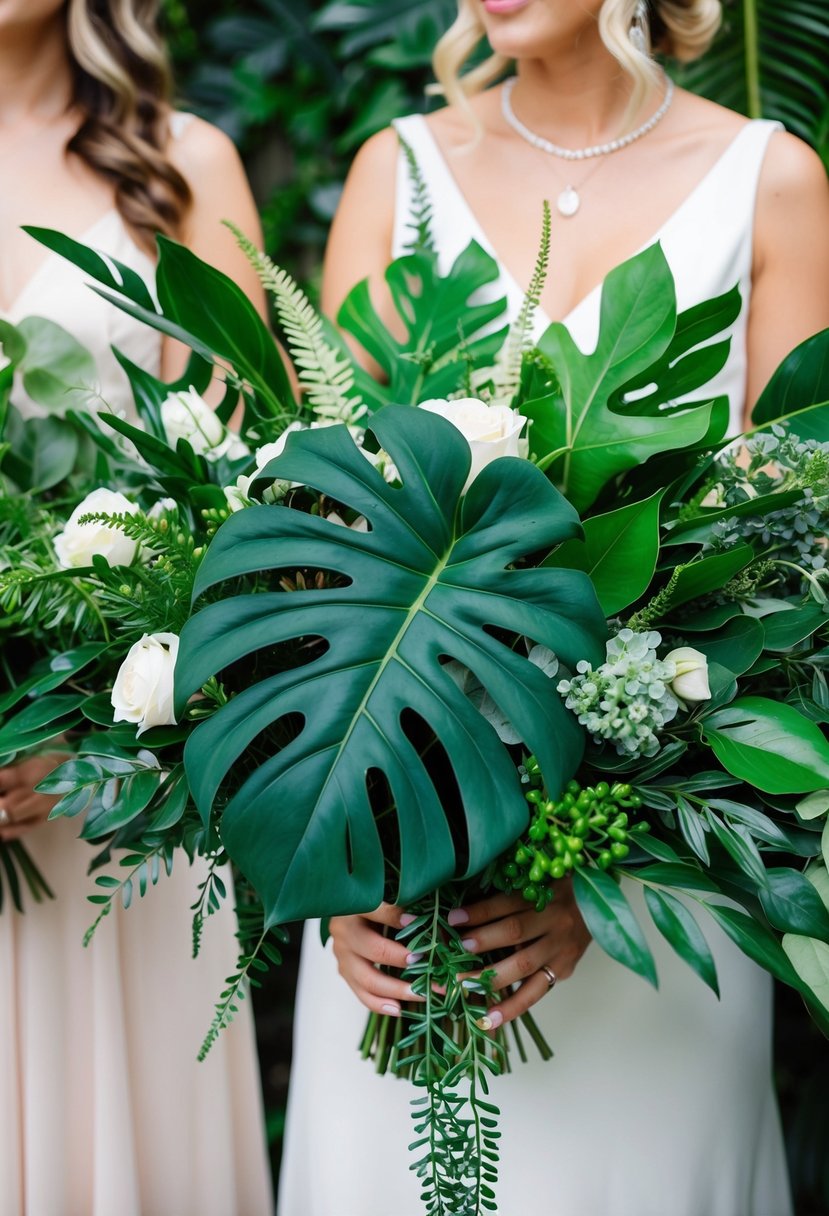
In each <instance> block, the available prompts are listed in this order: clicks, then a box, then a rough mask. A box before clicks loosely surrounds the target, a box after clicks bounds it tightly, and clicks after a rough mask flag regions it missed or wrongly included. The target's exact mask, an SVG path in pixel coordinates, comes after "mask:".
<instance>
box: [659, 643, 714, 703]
mask: <svg viewBox="0 0 829 1216" xmlns="http://www.w3.org/2000/svg"><path fill="white" fill-rule="evenodd" d="M663 661H664V662H665V663H673V664H674V667H675V668H676V675H675V676H674V678H673V679H672V680H671V682H670V686H671V691H672V692H673V694H674V696H675V697H678V698H679V699H680V701H684V702H685V703H686V704H688V705H696V704H698V703H699V702H700V701H710V699H711V689H710V687H709V685H708V659H707V658H706V657H705V655H704V654H703V653H702V652H701V651H699V650H694V648H693V646H678V647H677V648H676V650H672V651H671V652H670V654H666V655H665V658H664V660H663Z"/></svg>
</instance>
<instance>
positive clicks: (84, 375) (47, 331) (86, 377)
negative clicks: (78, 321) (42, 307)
mask: <svg viewBox="0 0 829 1216" xmlns="http://www.w3.org/2000/svg"><path fill="white" fill-rule="evenodd" d="M18 329H19V331H20V334H21V336H22V337H23V339H24V341H25V343H26V353H25V355H24V356H23V358H22V360H21V362H20V364H19V367H18V371H19V372H20V373H21V374H22V376H23V387H24V388H25V390H26V392H27V393H28V394H29V396H30V397H31V398H32V400H33V401H36V402H37V403H38V405H41V406H44V407H45V408H46V409H50V410H61V411H63V410H66V409H68V408H71V407H73V406H74V407H76V408H83V407H84V406H86V405H88V403H89V399H90V397H91V396H93V395H96V394H97V388H96V386H97V382H98V371H97V368H96V366H95V360H94V359H93V358H92V355H91V354H90V353H89V351H88V350H87V349H86V347H85V346H82V345H81V343H80V342H79V341H78V340H77V338H75V337H74V336H73V335H72V334H70V333H69V332H68V331H67V330H65V329H63V327H62V326H60V325H56V324H55V322H54V321H49V320H47V319H46V318H45V317H24V319H23V320H22V321H21V322H20V325H19V326H18Z"/></svg>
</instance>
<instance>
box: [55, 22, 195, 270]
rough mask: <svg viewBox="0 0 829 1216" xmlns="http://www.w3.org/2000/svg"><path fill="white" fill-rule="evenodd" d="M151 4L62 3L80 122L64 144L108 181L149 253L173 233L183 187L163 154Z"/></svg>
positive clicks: (165, 67) (163, 105)
mask: <svg viewBox="0 0 829 1216" xmlns="http://www.w3.org/2000/svg"><path fill="white" fill-rule="evenodd" d="M158 9H159V2H158V0H68V3H67V7H66V31H67V39H68V45H69V55H70V60H71V65H72V74H73V103H74V105H75V106H77V107H78V108H79V109H80V111H81V113H82V115H83V118H82V121H81V125H80V127H79V128H78V130H77V132H76V133H75V135H74V136H73V137H72V139H71V140H70V141H69V143H68V144H67V152H72V153H74V154H75V155H76V156H79V157H80V159H81V160H82V161H84V162H85V163H86V164H87V165H89V167H90V168H91V169H93V170H94V171H95V172H96V173H99V174H100V175H101V176H102V177H105V178H107V179H108V180H109V181H111V182H112V184H113V186H114V188H115V203H116V206H117V208H118V210H119V211H120V213H121V215H122V216H123V218H124V221H125V222H126V223H127V224H128V225H129V227H130V228H131V229H132V230H133V231H134V232H135V234H136V236H137V237H138V239H139V241H140V242H141V244H142V245H144V246H145V247H146V248H147V249H149V250H152V249H153V247H154V244H155V236H156V234H157V233H159V232H162V233H164V234H166V235H168V236H178V235H180V232H181V227H182V223H183V220H184V217H185V215H186V213H187V209H188V207H189V206H190V203H191V201H192V196H191V193H190V187H189V186H188V185H187V182H186V181H185V179H184V178H183V177H182V175H181V174H180V173H179V172H178V170H177V169H176V168H175V167H174V166H173V165H172V164H171V163H170V161H169V160H168V159H167V155H166V151H165V150H166V147H167V143H168V141H169V115H170V99H171V96H172V79H171V74H170V67H169V63H168V59H167V54H166V51H165V48H164V44H163V42H162V40H161V37H160V34H159V31H158Z"/></svg>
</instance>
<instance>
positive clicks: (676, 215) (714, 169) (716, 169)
mask: <svg viewBox="0 0 829 1216" xmlns="http://www.w3.org/2000/svg"><path fill="white" fill-rule="evenodd" d="M420 119H421V122H422V124H423V129H424V130H425V132H426V136H427V138H428V139H429V141H430V143H431V146H432V149H433V151H434V153H435V155H436V156H437V157H438V160H439V162H440V164H441V166H442V168H443V170H444V172H445V174H446V177H447V179H448V181H449V182H450V184H451V188H452V189H453V190H454V191H455V194H456V197H457V201H458V203H459V204H460V205H461V207H462V208H463V210H464V211H466V213H467V215H468V217H469V221H470V230H471V232H470V235H471V236H472V237H473V238H474V239H475V240H477V241H478V244H479V245H481V247H482V248H483V249H485V250H486V251H487V253H489V254H490V255H491V256H492V257H494V258H495V260H496V261H497V262H498V266H499V268H500V272H501V278H502V280H503V282H504V285H505V287H506V288H507V289H508V290H509V291H511V292H514V293H515V295H516V296H517V297H519V298H523V297H524V296H525V295H526V288H523V287H521V285H520V284H519V282H518V279H517V278H516V277H515V275H514V274H513V273H512V272H511V271H510V270H509V268H508V267H507V266H505V265H504V263H503V262H502V261H501V259H500V256H499V255H498V252H497V251H496V249H495V246H494V245H493V243H492V241H491V240H490V239H489V237H488V235H487V233H486V231H485V230H484V227H483V225H482V224H481V222H480V220H479V219H478V217H477V215H476V214H475V212H474V211H473V210H472V207H471V206H470V203H469V201H468V199H467V197H466V195H465V194H464V192H463V190H462V189H461V187H460V184H459V182H458V180H457V178H456V177H455V175H454V173H453V172H452V169H451V168H450V165H449V162H448V160H447V158H446V156H445V155H444V152H443V149H442V148H441V146H440V144H439V143H438V141H437V140H436V139H435V136H434V134H433V132H432V129H431V127H430V126H429V123H428V122H427V121H426V118H425V117H424V116H423V115H421V116H420ZM752 125H753V124H752V123H751V121H747V122H746V123H745V124H744V125H743V126H742V127H741V128H740V130H739V131H738V132H737V134H736V135H735V136H734V137H733V138H732V139H731V140H730V141H729V143H728V144H727V145H726V147H725V148H724V149H723V150H722V152H721V153H720V155H719V156H718V157H717V159H716V160H715V161H714V163H713V164H712V165H711V167H710V168H709V169H707V170H706V172H705V173H704V174H703V176H702V177H701V178H700V179H699V181H698V182H697V183H696V185H695V186H693V187H692V189H691V190H690V191H689V193H688V194H686V195H685V197H684V198H683V199H682V201H681V202H679V203H678V204H677V206H676V207H675V208H674V210H673V211H672V212H671V214H670V215H669V216H668V217H667V219H665V220H664V222H663V223H662V224H661V225H660V226H659V228H657V230H656V231H655V232H654V233H653V235H652V236H651V237H649V238H648V239H647V240H646V241H644V242H643V243H642V244H641V245H640V246H639V247H638V248H637V249H635V250H634V251H633V252H632V253H630V254H628V255H627V257H626V258H624V259H622V260H623V261H627V260H628V259H629V258H632V257H636V255H637V254H639V253H641V252H642V251H643V250H644V249H647V248H648V247H649V246H650V245H653V244H655V243H656V242H657V241H659V240H661V239H662V237H663V236H664V235H665V233H666V232H667V231H668V230H669V229H670V228H671V227H673V226H674V225H675V224H676V223H677V221H678V220H679V219H680V217H681V216H682V214H683V213H684V212H685V211H686V209H687V208H688V207H690V205H691V204H692V203H693V202H694V200H695V199H696V198H697V196H698V195H699V194H701V193H702V191H703V190H704V189H706V188H707V187H708V185H709V184H710V182H711V180H712V179H713V178H714V177H715V176H717V175H718V174H719V173H721V172H722V168H723V165H725V164H726V163H727V162H728V160H729V159H730V157H731V155H732V154H733V152H734V149H735V148H736V147H738V146H739V144H740V142H741V140H742V139H743V137H744V135H745V133H746V132H747V131H749V130H750V129H751V127H752ZM617 264H618V263H617ZM610 269H611V270H613V269H614V267H611V268H610ZM607 273H608V274H609V273H610V271H608V272H607ZM606 278H607V274H605V275H604V276H603V277H602V278H601V279H600V280H599V282H598V283H596V284H595V285H594V286H593V287H591V288H590V290H589V291H588V292H587V293H586V294H585V295H583V296H582V297H581V298H580V299H579V300H578V301H577V302H576V303H575V304H574V305H573V307H572V308H571V309H570V311H569V312H568V313H567V314H566V316H564V317H562V318H561V319H560V321H559V322H558V323H559V324H562V325H567V324H568V323H569V322H570V321H571V320H572V318H573V317H574V316H575V315H576V314H577V313H579V312H581V310H582V309H583V308H585V307H586V306H587V305H588V304H589V303H590V302H591V301H592V300H593V299H594V298H595V297H596V295H598V293H599V292H600V291H601V290H602V287H603V286H604V283H605V280H606ZM536 316H537V317H538V318H539V319H540V321H541V322H543V325H544V328H546V327H547V326H549V325H552V324H554V323H555V322H554V320H553V318H552V317H550V316H549V315H548V313H547V312H546V311H545V310H544V309H543V308H541V307H539V308H538V309H537V310H536Z"/></svg>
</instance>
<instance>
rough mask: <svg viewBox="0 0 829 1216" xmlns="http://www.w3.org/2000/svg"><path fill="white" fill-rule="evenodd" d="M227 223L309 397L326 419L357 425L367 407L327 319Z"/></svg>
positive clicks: (301, 292)
mask: <svg viewBox="0 0 829 1216" xmlns="http://www.w3.org/2000/svg"><path fill="white" fill-rule="evenodd" d="M225 223H226V224H227V227H228V228H229V229H230V231H231V232H232V233H233V235H234V236H235V237H236V241H237V243H238V245H239V248H240V249H241V250H242V253H244V255H245V257H246V258H247V260H248V261H249V262H250V264H251V266H252V267H253V269H254V270H255V271H256V273H257V275H258V276H259V280H260V282H261V283H262V286H263V287H264V288H265V290H266V291H269V292H270V293H271V295H272V296H273V299H274V303H275V305H276V314H277V316H278V318H279V322H280V325H281V326H282V329H283V331H284V333H285V339H286V341H287V344H288V349H289V351H290V353H291V358H292V360H293V363H294V366H295V368H296V371H297V375H298V377H299V383H300V387H301V389H302V391H303V394H304V396H305V397H306V399H307V400H308V402H309V403H310V404H311V405H312V406H313V407H314V410H315V411H316V413H317V415H319V416H320V417H321V418H326V419H329V420H331V421H332V422H345V423H347V424H349V425H354V424H356V423H357V422H358V420H359V419H360V418H361V417H362V416H363V414H365V413H366V410H367V406H366V405H365V404H364V402H363V399H362V397H361V396H360V394H359V393H358V392H357V390H356V389H355V381H354V368H353V366H352V364H351V362H350V360H349V359H348V357H347V356H346V355H345V354H343V352H342V351H339V350H336V349H335V348H334V347H333V346H332V345H331V344H330V343H329V342H328V341H327V339H326V337H325V331H324V329H323V323H322V319H321V318H320V316H319V315H318V314H317V312H316V310H315V309H314V308H313V306H312V304H311V302H310V300H309V299H308V297H307V296H306V295H305V293H304V292H303V291H302V289H301V288H300V287H299V286H298V285H297V284H296V283H295V282H294V280H293V279H292V278H291V276H290V275H289V274H288V272H287V271H286V270H282V269H280V267H279V266H277V265H276V264H275V263H274V262H273V261H271V259H270V258H269V257H268V256H267V254H265V253H262V252H261V250H259V249H257V248H256V246H255V245H254V244H253V242H252V241H250V240H249V239H248V238H247V237H246V236H245V235H244V233H243V232H241V231H240V230H239V229H238V228H237V227H236V226H235V225H234V224H231V223H229V222H228V221H225Z"/></svg>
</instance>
